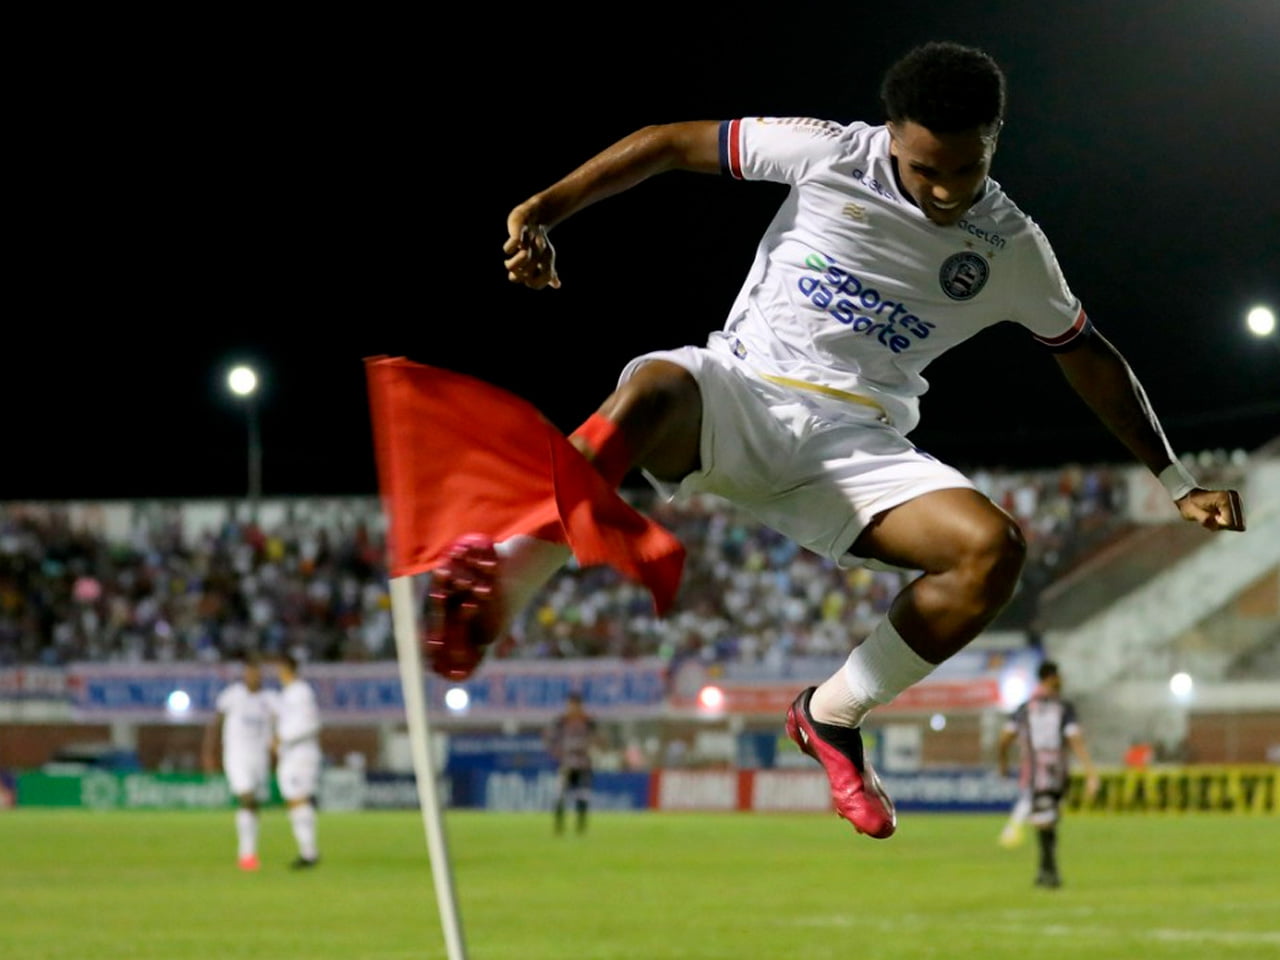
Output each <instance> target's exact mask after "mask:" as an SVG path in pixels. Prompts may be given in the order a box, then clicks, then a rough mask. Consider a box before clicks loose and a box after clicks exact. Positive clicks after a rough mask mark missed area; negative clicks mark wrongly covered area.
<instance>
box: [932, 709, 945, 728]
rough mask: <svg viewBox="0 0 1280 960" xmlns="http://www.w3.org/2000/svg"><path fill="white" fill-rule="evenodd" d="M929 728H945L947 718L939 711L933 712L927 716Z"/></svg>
mask: <svg viewBox="0 0 1280 960" xmlns="http://www.w3.org/2000/svg"><path fill="white" fill-rule="evenodd" d="M929 729H930V730H934V731H937V730H945V729H947V718H946V717H944V716H943V715H942V714H940V713H935V714H934V715H933V716H932V717H930V718H929Z"/></svg>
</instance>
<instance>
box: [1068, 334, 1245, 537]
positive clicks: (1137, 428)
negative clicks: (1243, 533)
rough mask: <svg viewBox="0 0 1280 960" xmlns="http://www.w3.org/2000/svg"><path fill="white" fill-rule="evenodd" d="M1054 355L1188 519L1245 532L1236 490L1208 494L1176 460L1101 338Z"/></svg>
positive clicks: (1124, 366)
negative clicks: (1158, 480)
mask: <svg viewBox="0 0 1280 960" xmlns="http://www.w3.org/2000/svg"><path fill="white" fill-rule="evenodd" d="M1055 356H1056V357H1057V360H1058V366H1059V367H1060V368H1061V369H1062V373H1063V375H1064V376H1065V377H1066V378H1067V382H1068V383H1070V384H1071V387H1072V389H1073V390H1075V392H1076V393H1078V394H1079V395H1080V397H1081V399H1083V400H1084V402H1085V403H1086V404H1088V405H1089V408H1090V409H1091V410H1093V412H1094V413H1095V414H1097V416H1098V419H1100V420H1101V421H1102V422H1103V423H1104V424H1105V425H1106V427H1107V429H1108V430H1110V431H1111V432H1112V433H1113V434H1115V436H1116V438H1117V439H1118V440H1120V442H1121V443H1123V444H1124V445H1125V446H1126V447H1128V448H1129V450H1130V451H1131V452H1132V453H1133V455H1134V456H1135V457H1137V458H1138V460H1139V461H1140V462H1141V463H1142V464H1144V465H1145V466H1146V467H1147V469H1148V470H1150V471H1151V472H1152V473H1153V474H1155V475H1156V476H1157V477H1158V478H1159V479H1160V482H1161V483H1162V484H1163V485H1164V487H1165V489H1166V490H1168V491H1169V496H1170V497H1171V498H1172V499H1173V501H1174V503H1175V504H1176V505H1177V508H1178V512H1179V513H1181V514H1182V516H1183V518H1184V519H1186V520H1190V521H1192V522H1194V523H1198V524H1200V525H1201V526H1202V527H1204V528H1205V529H1207V530H1243V529H1244V508H1243V505H1242V504H1241V501H1240V494H1239V493H1238V492H1237V491H1235V490H1210V489H1206V488H1204V487H1201V486H1199V485H1198V484H1197V483H1196V480H1195V478H1194V477H1192V476H1191V474H1190V473H1189V472H1188V471H1187V470H1186V468H1185V467H1183V466H1182V464H1181V463H1179V461H1178V458H1177V457H1176V456H1174V453H1173V449H1172V448H1171V447H1170V446H1169V441H1168V439H1167V438H1166V437H1165V434H1164V430H1163V429H1162V428H1161V426H1160V421H1159V419H1157V417H1156V414H1155V411H1154V410H1153V409H1152V408H1151V403H1150V401H1149V400H1148V399H1147V394H1146V391H1145V390H1143V389H1142V384H1140V383H1139V382H1138V378H1137V376H1136V375H1135V374H1134V372H1133V370H1132V369H1131V368H1130V366H1129V364H1128V362H1127V361H1126V360H1125V359H1124V357H1122V356H1121V355H1120V351H1118V350H1117V349H1116V348H1115V347H1114V346H1112V345H1111V343H1110V342H1108V341H1107V340H1106V338H1105V337H1103V336H1102V334H1100V333H1098V332H1097V331H1094V333H1093V334H1092V335H1090V336H1088V337H1085V338H1083V341H1082V342H1081V343H1080V345H1079V346H1077V347H1076V348H1075V349H1072V350H1067V351H1064V352H1062V353H1059V354H1056V355H1055Z"/></svg>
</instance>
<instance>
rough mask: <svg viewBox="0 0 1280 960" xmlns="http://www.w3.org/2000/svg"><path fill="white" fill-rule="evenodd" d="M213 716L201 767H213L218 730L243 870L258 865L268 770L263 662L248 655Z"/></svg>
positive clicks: (267, 711) (209, 769) (268, 731)
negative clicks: (234, 805)
mask: <svg viewBox="0 0 1280 960" xmlns="http://www.w3.org/2000/svg"><path fill="white" fill-rule="evenodd" d="M215 709H216V711H217V712H216V714H215V716H214V717H213V718H212V719H211V720H210V721H209V723H208V724H207V725H206V726H205V732H204V751H203V752H204V757H203V759H204V768H205V771H206V772H208V773H214V772H216V771H217V769H218V766H217V760H216V757H217V753H216V748H217V741H218V734H219V732H221V735H222V769H223V772H224V773H225V774H226V777H227V783H228V785H229V786H230V787H231V792H232V794H234V795H235V798H236V801H237V803H238V804H239V806H238V808H237V810H236V837H237V841H238V851H239V864H240V869H241V870H257V869H258V867H259V862H258V797H259V794H260V793H262V792H263V791H264V790H265V789H266V786H267V778H268V776H269V775H270V769H271V763H270V756H269V754H270V749H271V702H270V695H269V693H268V691H266V690H264V689H263V688H262V665H261V663H260V662H259V660H258V658H257V657H256V656H253V655H249V656H247V657H246V658H245V660H244V669H243V671H242V673H241V677H240V679H239V680H237V681H235V682H233V683H231V684H230V685H229V686H227V687H225V688H223V690H222V691H221V692H220V693H219V694H218V698H217V700H216V701H215Z"/></svg>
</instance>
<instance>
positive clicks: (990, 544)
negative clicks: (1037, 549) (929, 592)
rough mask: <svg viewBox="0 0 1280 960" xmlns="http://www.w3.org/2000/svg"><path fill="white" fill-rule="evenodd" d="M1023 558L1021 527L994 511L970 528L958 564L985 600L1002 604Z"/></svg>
mask: <svg viewBox="0 0 1280 960" xmlns="http://www.w3.org/2000/svg"><path fill="white" fill-rule="evenodd" d="M1026 558H1027V541H1026V538H1025V537H1024V536H1023V534H1022V529H1021V528H1020V527H1019V526H1018V524H1017V523H1015V522H1014V521H1013V520H1012V519H1011V518H1008V517H1006V516H1004V515H1003V514H993V515H991V516H989V517H987V518H984V520H983V522H981V523H978V524H975V525H974V526H973V527H972V528H971V531H970V533H969V535H968V537H967V538H966V543H965V545H964V551H963V556H962V560H961V566H962V568H963V569H964V571H965V573H966V576H967V579H969V580H970V581H971V582H972V584H973V586H974V589H975V591H976V592H977V593H978V594H979V595H980V596H981V597H982V599H983V600H984V601H986V602H987V603H989V604H992V605H1003V604H1004V603H1005V602H1006V601H1007V600H1008V599H1009V598H1010V597H1011V596H1013V591H1014V588H1015V587H1017V585H1018V577H1019V576H1020V575H1021V574H1022V567H1023V564H1024V563H1025V562H1026Z"/></svg>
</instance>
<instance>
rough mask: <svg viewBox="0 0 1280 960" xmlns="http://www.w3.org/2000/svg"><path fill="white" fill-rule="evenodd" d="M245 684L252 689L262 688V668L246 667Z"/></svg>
mask: <svg viewBox="0 0 1280 960" xmlns="http://www.w3.org/2000/svg"><path fill="white" fill-rule="evenodd" d="M244 685H245V686H246V687H248V688H249V689H250V690H260V689H262V669H261V668H260V667H254V666H250V667H245V668H244Z"/></svg>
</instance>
